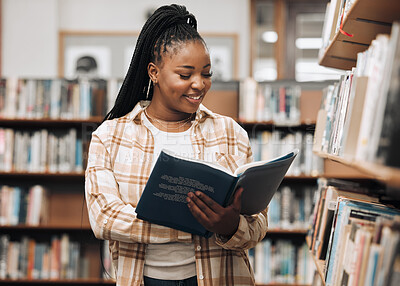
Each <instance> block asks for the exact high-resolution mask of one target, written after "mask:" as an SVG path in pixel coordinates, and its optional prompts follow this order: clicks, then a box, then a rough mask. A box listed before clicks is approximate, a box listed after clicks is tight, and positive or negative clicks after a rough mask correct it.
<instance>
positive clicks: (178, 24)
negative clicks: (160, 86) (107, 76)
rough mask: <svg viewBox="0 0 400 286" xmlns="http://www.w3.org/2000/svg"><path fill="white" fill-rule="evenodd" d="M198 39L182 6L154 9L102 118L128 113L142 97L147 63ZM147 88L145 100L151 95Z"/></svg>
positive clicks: (193, 24)
mask: <svg viewBox="0 0 400 286" xmlns="http://www.w3.org/2000/svg"><path fill="white" fill-rule="evenodd" d="M197 40H198V41H201V42H203V43H204V44H205V42H204V40H203V38H202V37H201V36H200V34H199V33H198V32H197V20H196V18H195V16H194V15H193V14H191V13H189V12H188V11H187V10H186V7H185V6H181V5H176V4H172V5H167V6H161V7H160V8H158V9H157V10H156V11H155V12H154V13H153V14H152V15H151V16H150V18H149V19H148V20H147V21H146V23H145V24H144V26H143V28H142V30H141V32H140V34H139V37H138V40H137V43H136V47H135V51H134V53H133V56H132V60H131V63H130V66H129V69H128V72H127V74H126V76H125V79H124V81H123V83H122V86H121V88H120V90H119V93H118V96H117V98H116V100H115V104H114V107H113V108H112V109H111V110H110V112H108V113H107V115H106V116H105V118H104V120H108V119H113V118H118V117H121V116H124V115H126V114H127V113H129V112H130V111H131V110H132V109H133V108H134V107H135V105H136V104H137V103H138V102H139V101H141V100H144V99H145V98H146V94H147V88H148V84H149V80H150V78H149V75H148V73H147V66H148V64H149V62H154V63H159V62H161V60H162V56H163V54H164V53H166V52H168V51H169V50H168V48H171V47H173V46H174V45H177V44H181V43H185V42H188V41H197ZM152 92H153V91H152V88H150V90H149V99H151V97H152Z"/></svg>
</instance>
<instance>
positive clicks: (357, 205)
mask: <svg viewBox="0 0 400 286" xmlns="http://www.w3.org/2000/svg"><path fill="white" fill-rule="evenodd" d="M399 216H400V212H399V211H398V210H396V209H393V208H389V207H387V206H384V205H382V204H379V203H371V202H365V201H362V200H355V199H349V198H346V197H341V196H338V200H337V207H336V217H335V221H334V224H333V227H332V230H331V235H330V239H329V244H328V252H327V258H326V273H325V274H326V280H325V282H326V284H327V285H332V283H333V282H334V281H340V278H341V277H342V274H343V273H342V272H341V270H342V271H343V269H342V265H343V259H344V255H343V253H344V247H345V242H346V241H347V240H346V231H345V226H346V225H351V224H352V223H356V224H358V225H364V226H369V227H371V228H374V227H375V226H376V222H377V220H378V218H385V219H389V220H394V219H395V217H399ZM347 228H349V227H347ZM348 231H349V232H348V233H347V235H350V231H351V229H350V230H348Z"/></svg>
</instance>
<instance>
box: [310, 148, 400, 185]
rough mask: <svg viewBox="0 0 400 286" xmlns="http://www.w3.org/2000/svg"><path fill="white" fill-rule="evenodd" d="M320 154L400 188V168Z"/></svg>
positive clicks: (319, 154)
mask: <svg viewBox="0 0 400 286" xmlns="http://www.w3.org/2000/svg"><path fill="white" fill-rule="evenodd" d="M317 154H318V156H320V157H322V158H325V159H330V160H332V161H335V162H338V163H340V164H343V165H345V166H348V167H351V168H354V169H356V170H358V171H360V172H362V173H364V174H365V175H366V176H368V177H369V178H371V179H375V180H378V181H380V182H382V183H384V184H386V185H387V186H390V187H394V188H400V169H399V168H392V167H388V166H384V165H380V164H375V163H370V162H360V161H356V160H354V159H348V158H344V157H339V156H336V155H331V154H327V153H322V152H318V153H317Z"/></svg>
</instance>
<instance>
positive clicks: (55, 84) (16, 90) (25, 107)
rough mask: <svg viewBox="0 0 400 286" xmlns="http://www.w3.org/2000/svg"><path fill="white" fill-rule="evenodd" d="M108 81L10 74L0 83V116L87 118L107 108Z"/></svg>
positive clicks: (102, 112) (103, 114)
mask: <svg viewBox="0 0 400 286" xmlns="http://www.w3.org/2000/svg"><path fill="white" fill-rule="evenodd" d="M107 96H108V95H107V82H106V81H105V80H102V79H78V80H68V79H62V78H54V79H32V78H27V79H25V78H17V77H10V78H6V79H1V83H0V118H11V119H14V118H21V119H41V118H49V119H87V118H89V117H91V116H100V117H103V116H105V114H106V111H107V110H108V99H107Z"/></svg>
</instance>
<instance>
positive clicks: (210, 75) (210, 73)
mask: <svg viewBox="0 0 400 286" xmlns="http://www.w3.org/2000/svg"><path fill="white" fill-rule="evenodd" d="M212 75H213V73H212V72H209V73H205V74H203V76H204V77H212Z"/></svg>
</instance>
